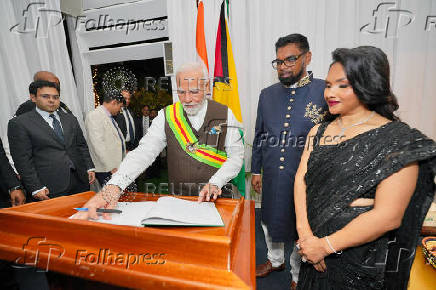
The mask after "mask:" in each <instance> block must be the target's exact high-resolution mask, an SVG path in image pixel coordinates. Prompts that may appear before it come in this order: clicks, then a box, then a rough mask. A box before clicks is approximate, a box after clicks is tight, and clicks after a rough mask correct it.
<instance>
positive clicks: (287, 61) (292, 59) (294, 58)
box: [271, 51, 307, 69]
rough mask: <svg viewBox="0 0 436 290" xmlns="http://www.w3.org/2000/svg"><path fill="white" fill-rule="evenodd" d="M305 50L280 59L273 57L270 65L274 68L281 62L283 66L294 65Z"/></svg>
mask: <svg viewBox="0 0 436 290" xmlns="http://www.w3.org/2000/svg"><path fill="white" fill-rule="evenodd" d="M306 52H307V51H305V52H303V53H300V54H299V55H291V56H288V57H287V58H285V59H284V60H281V59H275V60H273V61H272V62H271V64H272V67H273V68H274V69H277V68H278V67H279V66H281V65H282V64H285V66H287V67H291V66H294V65H295V63H296V62H297V60H298V59H299V58H300V57H301V56H302V55H303V54H305V53H306Z"/></svg>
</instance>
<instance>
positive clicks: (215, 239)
mask: <svg viewBox="0 0 436 290" xmlns="http://www.w3.org/2000/svg"><path fill="white" fill-rule="evenodd" d="M93 195H94V192H85V193H80V194H76V195H72V196H65V197H59V198H55V199H51V200H46V201H41V202H35V203H29V204H25V205H22V206H19V207H14V208H8V209H2V210H0V258H1V259H5V260H9V261H14V262H16V263H17V264H23V265H31V264H32V263H33V265H34V266H36V267H38V268H47V269H48V270H53V271H58V272H62V273H66V274H68V275H73V276H79V277H82V278H86V279H92V280H97V281H101V282H105V283H110V284H114V285H118V286H123V287H130V288H143V287H145V286H151V287H154V288H162V287H166V288H168V287H169V288H172V287H174V288H178V287H190V288H203V287H205V288H211V287H212V288H221V287H223V288H254V287H255V277H254V276H255V275H254V274H255V248H254V203H253V202H251V201H246V200H244V199H240V200H235V199H226V198H221V199H218V200H217V201H216V202H215V205H216V208H217V210H218V212H219V213H220V215H221V217H222V219H223V222H224V224H225V226H224V227H133V226H121V225H110V224H104V223H99V222H94V221H83V220H71V219H68V217H70V216H71V215H73V214H74V213H75V212H76V211H75V210H74V208H75V207H81V206H83V204H84V203H85V202H86V201H87V200H88V199H89V198H90V197H92V196H93ZM158 197H159V196H156V195H151V194H143V193H138V194H135V197H134V200H130V201H134V202H135V201H155V200H157V198H158ZM177 197H179V198H183V199H187V200H196V197H182V196H177ZM29 261H30V262H29ZM29 263H30V264H29Z"/></svg>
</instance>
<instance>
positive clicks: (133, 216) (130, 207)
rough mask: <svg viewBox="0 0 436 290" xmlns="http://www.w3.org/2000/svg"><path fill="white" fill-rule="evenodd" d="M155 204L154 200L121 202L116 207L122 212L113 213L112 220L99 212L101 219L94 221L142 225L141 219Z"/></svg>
mask: <svg viewBox="0 0 436 290" xmlns="http://www.w3.org/2000/svg"><path fill="white" fill-rule="evenodd" d="M155 205H156V202H154V201H144V202H119V203H118V205H117V207H116V209H119V210H121V211H122V213H119V214H118V213H112V214H111V219H110V220H106V219H103V217H102V216H101V214H99V219H98V220H92V221H96V222H100V223H105V224H111V225H125V226H137V227H142V224H141V220H142V219H143V218H144V216H146V215H147V212H149V211H150V210H151V209H152V208H153V207H154V206H155ZM70 218H71V217H70Z"/></svg>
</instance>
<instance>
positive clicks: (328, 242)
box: [324, 236, 342, 255]
mask: <svg viewBox="0 0 436 290" xmlns="http://www.w3.org/2000/svg"><path fill="white" fill-rule="evenodd" d="M324 238H325V240H326V241H327V244H328V245H329V248H330V250H332V251H333V253H335V254H336V255H340V254H342V251H339V252H336V250H335V249H334V248H333V246H332V244H330V241H329V238H328V237H327V236H325V237H324Z"/></svg>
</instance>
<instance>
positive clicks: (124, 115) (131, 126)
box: [115, 90, 142, 152]
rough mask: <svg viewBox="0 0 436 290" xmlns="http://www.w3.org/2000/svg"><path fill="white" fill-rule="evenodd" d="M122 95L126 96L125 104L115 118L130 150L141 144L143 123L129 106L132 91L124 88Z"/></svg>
mask: <svg viewBox="0 0 436 290" xmlns="http://www.w3.org/2000/svg"><path fill="white" fill-rule="evenodd" d="M121 95H122V96H123V97H124V105H123V107H122V108H121V111H120V113H119V114H118V115H117V116H116V117H115V120H116V121H117V124H118V127H119V128H120V130H121V132H123V136H124V140H125V142H126V150H127V152H128V151H131V150H133V149H135V148H136V147H137V146H138V144H139V140H141V138H142V135H141V133H140V131H141V125H140V122H139V120H138V118H137V117H136V115H135V114H134V113H133V111H132V110H131V109H130V108H129V106H130V100H131V98H132V93H131V92H130V91H128V90H122V91H121Z"/></svg>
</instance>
